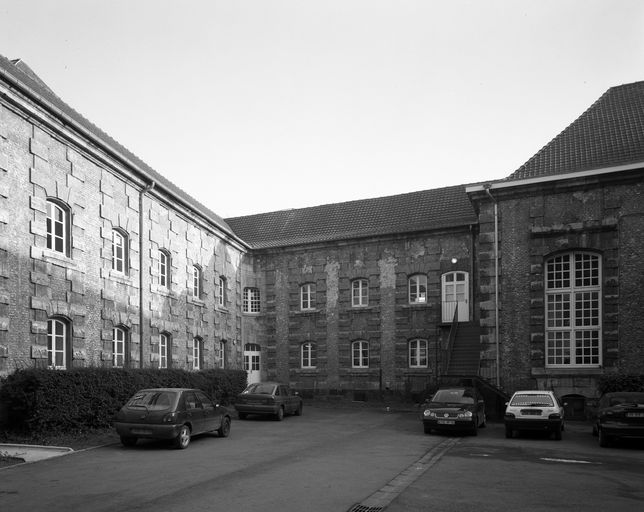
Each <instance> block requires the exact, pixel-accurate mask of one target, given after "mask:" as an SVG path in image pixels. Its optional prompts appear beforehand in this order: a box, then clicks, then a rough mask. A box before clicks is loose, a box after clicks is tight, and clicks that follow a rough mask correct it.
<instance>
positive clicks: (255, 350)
mask: <svg viewBox="0 0 644 512" xmlns="http://www.w3.org/2000/svg"><path fill="white" fill-rule="evenodd" d="M260 351H261V349H260V346H259V345H258V344H257V343H246V345H244V369H245V370H246V374H247V375H248V384H253V383H254V382H259V381H260V366H259V363H260V353H261V352H260Z"/></svg>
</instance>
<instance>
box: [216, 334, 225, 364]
mask: <svg viewBox="0 0 644 512" xmlns="http://www.w3.org/2000/svg"><path fill="white" fill-rule="evenodd" d="M215 366H216V367H217V368H221V369H225V368H226V340H218V341H215Z"/></svg>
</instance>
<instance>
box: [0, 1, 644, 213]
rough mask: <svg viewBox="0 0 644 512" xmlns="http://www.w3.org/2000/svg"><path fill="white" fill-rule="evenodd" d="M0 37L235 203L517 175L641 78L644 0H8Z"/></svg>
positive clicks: (168, 166) (215, 195)
mask: <svg viewBox="0 0 644 512" xmlns="http://www.w3.org/2000/svg"><path fill="white" fill-rule="evenodd" d="M0 54H2V55H4V56H5V57H8V58H10V59H14V58H22V59H23V60H24V61H25V62H26V63H27V64H28V65H29V66H30V67H31V68H32V69H33V70H34V71H35V72H36V73H37V74H38V75H39V76H40V77H41V78H42V79H43V80H44V81H45V82H46V83H47V84H48V85H49V86H50V87H51V88H52V89H53V90H54V92H56V93H57V94H58V95H59V96H60V97H61V98H62V99H63V100H64V101H66V102H67V103H68V104H69V105H70V106H71V107H72V108H74V109H75V110H77V111H78V112H80V113H81V114H83V115H84V116H85V117H87V118H88V119H89V120H90V121H92V122H93V123H94V124H95V125H97V126H99V127H100V128H101V129H102V130H104V131H105V132H107V133H108V134H110V135H111V136H112V137H113V138H115V139H116V140H118V141H119V142H120V143H121V144H122V145H124V146H125V147H127V148H128V149H129V150H130V151H132V152H133V153H135V154H137V155H138V156H139V157H140V158H142V159H143V160H144V161H146V162H147V163H148V164H149V165H151V166H152V167H153V168H154V169H156V170H157V171H158V172H160V173H161V174H163V175H164V176H165V177H167V178H168V179H169V180H171V181H173V182H174V183H175V184H177V185H178V186H179V187H181V188H182V189H184V190H185V191H186V192H188V193H189V194H191V195H192V196H194V197H195V198H196V199H198V200H199V201H200V202H202V203H203V204H205V205H206V206H208V207H209V208H210V209H211V210H213V211H215V212H216V213H218V214H219V215H220V216H222V217H234V216H238V215H248V214H253V213H262V212H268V211H274V210H282V209H286V208H299V207H306V206H316V205H320V204H326V203H335V202H341V201H347V200H352V199H363V198H369V197H380V196H385V195H392V194H399V193H405V192H411V191H415V190H423V189H431V188H438V187H443V186H448V185H457V184H465V183H470V182H478V181H485V180H492V179H499V178H503V177H505V176H507V175H509V174H511V173H512V172H513V171H514V170H516V169H517V168H518V167H519V166H521V165H522V164H523V163H524V162H525V161H526V160H528V159H529V158H530V157H531V156H532V155H533V154H534V153H536V152H537V151H538V150H539V149H540V148H541V147H542V146H543V145H545V144H546V143H547V142H549V141H550V140H551V139H552V138H553V137H555V136H556V135H557V134H558V133H559V132H561V131H562V130H563V129H564V128H565V127H566V126H568V125H569V124H570V123H571V122H572V121H574V120H575V119H576V118H577V117H578V116H579V115H580V114H581V113H582V112H583V111H585V110H586V109H587V108H588V107H589V106H590V105H591V104H592V103H593V102H594V101H595V100H596V99H597V98H599V96H601V94H603V93H604V92H605V91H606V89H608V88H609V87H611V86H614V85H620V84H624V83H630V82H635V81H639V80H644V2H643V1H641V0H532V1H527V0H526V1H524V0H471V1H469V0H443V1H438V0H227V1H225V0H183V1H180V0H109V1H108V0H0Z"/></svg>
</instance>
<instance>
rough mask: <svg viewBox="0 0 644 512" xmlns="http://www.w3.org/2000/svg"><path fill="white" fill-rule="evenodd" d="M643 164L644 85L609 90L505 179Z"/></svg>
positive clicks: (643, 83) (641, 83) (637, 84)
mask: <svg viewBox="0 0 644 512" xmlns="http://www.w3.org/2000/svg"><path fill="white" fill-rule="evenodd" d="M638 162H644V82H635V83H632V84H626V85H620V86H617V87H611V88H610V89H608V91H606V92H605V93H604V94H603V95H602V96H601V97H600V98H599V99H598V100H597V101H596V102H595V103H594V104H593V105H591V107H590V108H589V109H588V110H586V112H584V113H583V114H582V115H581V116H580V117H579V118H578V119H577V120H576V121H574V122H573V123H572V124H571V125H570V126H568V128H566V129H565V130H564V131H562V132H561V133H560V134H559V135H557V136H556V137H555V138H554V139H553V140H552V141H551V142H549V143H548V144H547V145H546V146H544V147H543V148H542V149H541V150H540V151H539V152H538V153H537V154H536V155H534V156H533V157H532V158H530V160H528V161H527V162H526V163H525V164H523V165H522V166H521V167H520V168H519V169H518V170H517V171H515V172H514V173H513V174H512V175H510V176H509V177H508V178H506V180H522V179H528V178H540V177H545V176H553V175H557V174H566V173H572V172H579V171H590V170H593V169H602V168H607V167H614V166H619V165H626V164H631V163H638Z"/></svg>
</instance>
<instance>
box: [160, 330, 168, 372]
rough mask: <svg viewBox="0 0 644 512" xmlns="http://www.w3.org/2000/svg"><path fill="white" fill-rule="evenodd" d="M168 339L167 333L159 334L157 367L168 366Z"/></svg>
mask: <svg viewBox="0 0 644 512" xmlns="http://www.w3.org/2000/svg"><path fill="white" fill-rule="evenodd" d="M169 341H170V340H169V337H168V335H167V334H161V335H160V336H159V368H167V367H168V346H169Z"/></svg>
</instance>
